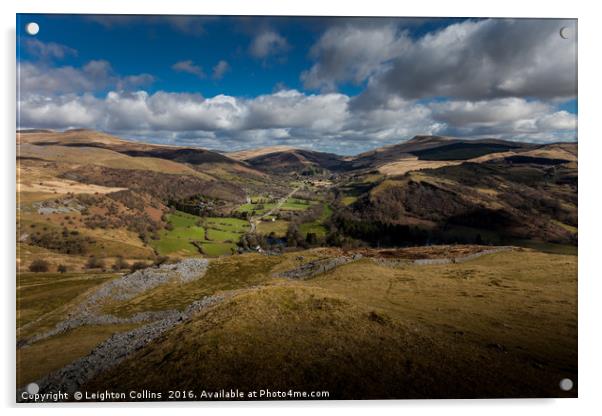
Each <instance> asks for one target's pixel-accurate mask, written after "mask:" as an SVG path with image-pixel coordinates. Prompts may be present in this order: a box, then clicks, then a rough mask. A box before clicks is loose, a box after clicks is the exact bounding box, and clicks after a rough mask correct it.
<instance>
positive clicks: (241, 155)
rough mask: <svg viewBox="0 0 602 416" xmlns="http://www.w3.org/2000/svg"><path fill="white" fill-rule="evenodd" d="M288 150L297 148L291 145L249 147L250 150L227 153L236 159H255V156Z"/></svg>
mask: <svg viewBox="0 0 602 416" xmlns="http://www.w3.org/2000/svg"><path fill="white" fill-rule="evenodd" d="M288 150H295V148H294V147H290V146H270V147H261V148H259V149H249V150H239V151H237V152H229V153H226V156H228V157H229V158H231V159H234V160H247V159H253V158H254V157H259V156H263V155H269V154H270V153H278V152H286V151H288Z"/></svg>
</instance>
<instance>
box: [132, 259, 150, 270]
mask: <svg viewBox="0 0 602 416" xmlns="http://www.w3.org/2000/svg"><path fill="white" fill-rule="evenodd" d="M147 267H148V264H146V263H145V262H143V261H137V262H136V263H134V264H132V267H131V270H132V272H135V271H136V270H141V269H146V268H147Z"/></svg>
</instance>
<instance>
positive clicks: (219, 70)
mask: <svg viewBox="0 0 602 416" xmlns="http://www.w3.org/2000/svg"><path fill="white" fill-rule="evenodd" d="M229 70H230V64H228V62H226V61H224V60H221V61H219V62H218V63H217V64H216V65H215V66H214V67H213V75H212V78H213V79H222V78H223V76H224V74H225V73H226V72H228V71H229Z"/></svg>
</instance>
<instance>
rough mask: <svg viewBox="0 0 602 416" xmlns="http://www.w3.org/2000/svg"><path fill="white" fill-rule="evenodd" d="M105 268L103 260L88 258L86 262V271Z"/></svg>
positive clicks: (94, 257) (93, 257)
mask: <svg viewBox="0 0 602 416" xmlns="http://www.w3.org/2000/svg"><path fill="white" fill-rule="evenodd" d="M104 268H105V262H104V260H103V259H99V258H98V257H96V256H92V257H90V258H88V261H87V262H86V269H104Z"/></svg>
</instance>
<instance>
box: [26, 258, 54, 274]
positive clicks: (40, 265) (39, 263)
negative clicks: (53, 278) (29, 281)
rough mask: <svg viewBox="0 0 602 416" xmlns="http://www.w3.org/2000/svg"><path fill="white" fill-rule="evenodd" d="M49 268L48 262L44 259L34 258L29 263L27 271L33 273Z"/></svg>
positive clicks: (45, 270)
mask: <svg viewBox="0 0 602 416" xmlns="http://www.w3.org/2000/svg"><path fill="white" fill-rule="evenodd" d="M49 268H50V264H49V263H48V262H47V261H46V260H41V259H38V260H34V261H32V262H31V264H30V265H29V271H30V272H34V273H42V272H47V271H48V269H49Z"/></svg>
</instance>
